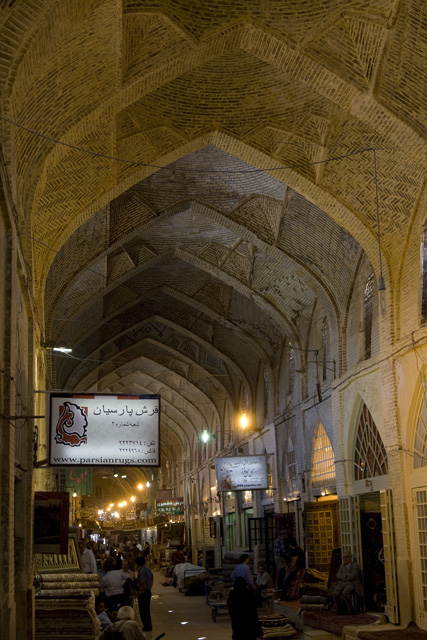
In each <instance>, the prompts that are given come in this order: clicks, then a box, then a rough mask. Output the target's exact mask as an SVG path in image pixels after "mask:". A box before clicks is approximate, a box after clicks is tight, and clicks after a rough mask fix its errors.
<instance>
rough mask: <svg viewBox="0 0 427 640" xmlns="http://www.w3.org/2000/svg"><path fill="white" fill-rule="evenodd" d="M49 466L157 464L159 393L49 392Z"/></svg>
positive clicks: (158, 462) (158, 447)
mask: <svg viewBox="0 0 427 640" xmlns="http://www.w3.org/2000/svg"><path fill="white" fill-rule="evenodd" d="M49 441H50V442H49V445H50V446H49V462H50V464H51V465H52V466H67V465H85V466H116V467H118V466H148V467H156V466H159V465H160V396H159V395H113V394H86V393H83V394H64V393H51V394H49Z"/></svg>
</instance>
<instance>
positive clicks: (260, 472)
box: [215, 455, 268, 491]
mask: <svg viewBox="0 0 427 640" xmlns="http://www.w3.org/2000/svg"><path fill="white" fill-rule="evenodd" d="M215 466H216V477H217V481H218V491H253V490H254V489H268V479H267V456H265V455H259V456H238V457H234V458H216V459H215Z"/></svg>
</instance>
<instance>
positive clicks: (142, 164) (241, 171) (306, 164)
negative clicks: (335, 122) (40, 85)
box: [0, 115, 375, 174]
mask: <svg viewBox="0 0 427 640" xmlns="http://www.w3.org/2000/svg"><path fill="white" fill-rule="evenodd" d="M0 120H3V121H4V122H7V123H9V124H10V125H12V126H14V127H17V128H18V129H23V130H24V131H27V132H28V133H32V134H33V135H35V136H38V137H39V138H43V139H44V140H49V142H54V143H55V144H60V145H62V146H64V147H68V148H69V149H74V150H76V151H82V152H83V153H87V154H89V155H92V156H95V157H97V158H105V159H106V160H115V161H117V162H122V163H125V164H130V165H133V166H138V167H147V168H152V169H164V168H165V167H164V165H158V164H149V163H146V162H141V161H138V160H128V159H126V158H121V157H119V156H111V155H109V154H106V153H100V152H99V151H91V150H90V149H86V148H85V147H79V146H77V145H74V144H71V143H69V142H63V141H62V140H58V139H57V138H53V137H52V136H48V135H47V134H45V133H41V132H40V131H35V130H34V129H30V127H26V126H24V125H22V124H19V123H18V122H15V121H14V120H11V119H10V118H6V117H5V116H1V115H0ZM369 151H374V152H375V149H374V148H373V147H364V148H362V149H356V150H355V151H351V152H350V153H346V154H343V155H340V156H334V157H332V158H326V159H325V160H317V161H315V162H303V163H296V164H291V165H287V166H284V167H266V168H265V169H234V170H229V169H206V168H203V169H194V168H186V169H185V170H186V172H189V173H201V174H205V173H219V174H233V173H237V174H245V173H250V174H253V173H264V172H266V171H283V170H285V169H298V168H302V167H311V166H315V165H318V164H326V163H328V162H334V161H336V160H343V159H344V158H349V157H351V156H355V155H359V154H361V153H366V152H369Z"/></svg>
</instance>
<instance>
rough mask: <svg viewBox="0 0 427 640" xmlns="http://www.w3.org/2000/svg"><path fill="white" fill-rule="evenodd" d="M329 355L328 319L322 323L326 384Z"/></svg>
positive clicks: (323, 369) (323, 375)
mask: <svg viewBox="0 0 427 640" xmlns="http://www.w3.org/2000/svg"><path fill="white" fill-rule="evenodd" d="M327 354H328V325H327V322H326V318H323V323H322V380H323V382H326V360H327Z"/></svg>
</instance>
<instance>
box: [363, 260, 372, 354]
mask: <svg viewBox="0 0 427 640" xmlns="http://www.w3.org/2000/svg"><path fill="white" fill-rule="evenodd" d="M364 303H365V304H364V320H365V358H366V359H368V358H370V357H371V341H372V313H373V309H374V274H373V273H372V274H371V275H370V276H369V278H368V281H367V283H366V286H365V298H364Z"/></svg>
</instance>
